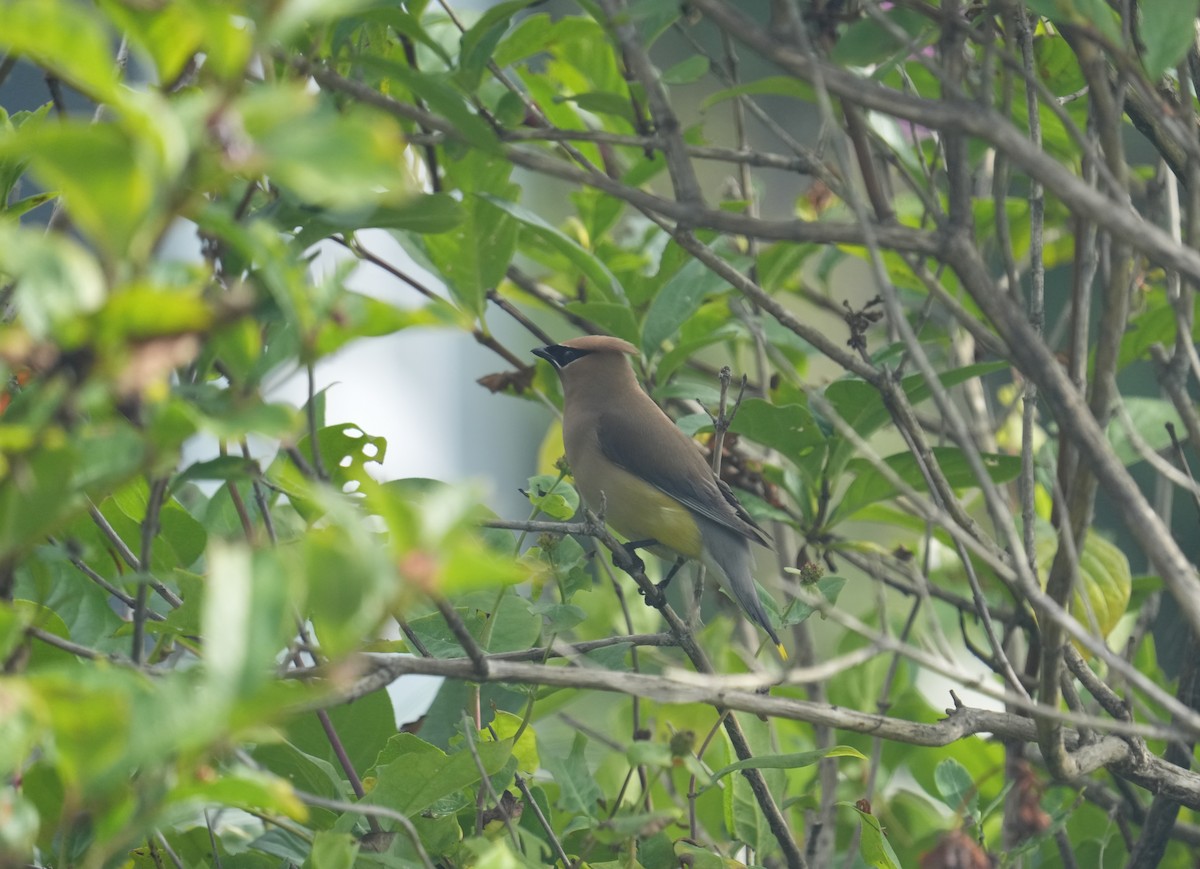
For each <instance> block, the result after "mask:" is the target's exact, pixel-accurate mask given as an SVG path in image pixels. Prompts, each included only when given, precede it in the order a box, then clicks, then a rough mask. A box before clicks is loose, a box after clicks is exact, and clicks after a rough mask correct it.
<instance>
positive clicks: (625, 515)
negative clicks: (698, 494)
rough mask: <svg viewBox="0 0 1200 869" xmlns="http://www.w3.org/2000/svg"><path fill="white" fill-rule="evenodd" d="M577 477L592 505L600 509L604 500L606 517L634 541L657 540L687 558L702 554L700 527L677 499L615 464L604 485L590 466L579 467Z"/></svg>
mask: <svg viewBox="0 0 1200 869" xmlns="http://www.w3.org/2000/svg"><path fill="white" fill-rule="evenodd" d="M575 476H576V480H575V481H576V483H578V484H579V489H580V492H581V493H582V495H583V498H584V500H585V501H586V502H587V504H588V506H589V507H591V508H592V510H594V511H596V512H599V511H600V510H601V502H602V500H603V509H604V520H605V521H606V522H607V523H608V524H609V525H611V526H612V527H613V528H615V529H616V530H617V531H618V532H619V533H620V534H622V535H624V536H625V537H627V538H629V539H630V540H649V539H653V540H657V541H658V542H659V543H660V544H662V545H663V546H665V547H666V548H668V549H670V550H671V551H673V552H675V553H677V554H679V555H682V556H684V557H686V558H699V557H700V555H701V552H702V551H703V542H702V540H701V537H700V527H699V526H698V525H697V524H696V520H695V519H693V518H692V514H691V512H690V511H689V510H688V509H687V507H685V506H683V505H682V504H680V503H679V502H678V501H676V500H675V499H674V498H672V497H670V496H669V495H665V494H663V493H662V492H661V491H659V490H658V489H656V488H654V487H653V486H651V485H650V484H649V483H646V482H643V481H642V480H640V479H639V478H637V477H635V476H633V474H630V473H629V472H628V471H625V470H622V469H620V468H617V467H615V466H609V468H608V469H606V472H605V474H604V483H603V485H600V484H598V483H597V482H596V481H595V480H594V479H592V475H590V474H588V473H587V469H586V468H576V469H575ZM602 491H603V493H604V497H603V499H601V492H602Z"/></svg>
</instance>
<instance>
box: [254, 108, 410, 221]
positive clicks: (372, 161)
mask: <svg viewBox="0 0 1200 869" xmlns="http://www.w3.org/2000/svg"><path fill="white" fill-rule="evenodd" d="M240 108H241V110H242V112H243V115H244V118H245V124H246V127H247V131H248V132H249V133H250V134H251V135H252V136H253V137H254V141H255V144H256V145H257V146H258V147H257V151H256V152H255V153H254V154H253V155H250V156H249V157H248V159H250V157H252V159H253V161H254V163H255V164H256V165H248V166H247V167H246V168H247V169H248V170H250V171H253V170H255V169H258V170H259V171H264V172H266V173H267V174H269V175H270V176H271V179H272V181H273V182H276V183H278V184H279V186H281V187H283V188H285V189H286V190H289V191H290V192H291V193H292V194H294V195H295V196H296V197H298V198H299V199H300V200H302V201H304V202H306V203H308V204H310V205H316V206H320V207H325V208H330V209H334V210H335V211H342V212H345V213H347V214H349V215H355V214H364V213H365V214H373V213H374V212H375V210H376V208H377V203H384V204H398V203H400V202H402V201H403V197H404V196H405V194H406V193H407V191H408V187H409V180H408V179H409V174H408V171H407V169H405V163H404V137H403V135H402V133H401V130H400V128H399V126H398V125H397V124H396V122H395V121H393V120H392V119H391V118H390V117H388V116H387V115H384V114H382V113H381V112H376V111H371V110H368V109H366V108H361V107H359V108H352V109H350V110H348V111H345V112H338V111H334V110H333V109H332V108H331V107H329V106H327V105H326V104H324V103H321V102H319V101H317V100H316V98H315V97H314V96H313V95H312V94H309V93H307V92H306V91H303V90H299V89H297V88H295V87H292V86H290V85H289V86H287V87H282V86H280V87H273V88H269V89H263V90H259V91H253V92H251V94H250V96H248V97H247V98H245V99H244V100H243V101H242V103H241V106H240Z"/></svg>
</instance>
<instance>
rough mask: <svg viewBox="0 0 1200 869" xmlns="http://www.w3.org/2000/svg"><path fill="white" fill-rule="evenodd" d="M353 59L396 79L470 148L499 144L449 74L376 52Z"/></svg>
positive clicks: (483, 148) (490, 149)
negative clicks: (416, 67)
mask: <svg viewBox="0 0 1200 869" xmlns="http://www.w3.org/2000/svg"><path fill="white" fill-rule="evenodd" d="M356 60H357V61H358V62H359V63H361V64H362V65H363V66H364V67H366V68H367V69H374V70H377V71H378V72H380V73H381V74H382V75H384V76H386V77H387V78H390V79H393V80H395V81H396V82H397V83H399V84H400V85H402V86H403V87H405V88H407V89H408V91H409V92H410V93H411V94H412V95H413V96H414V97H415V98H419V99H422V100H424V101H425V103H426V105H428V106H429V108H430V110H432V111H434V112H436V113H437V114H439V115H441V116H442V117H444V118H445V119H446V120H448V121H449V122H450V123H451V124H453V125H454V127H455V128H456V129H457V130H458V132H459V133H461V134H462V137H463V138H464V139H466V141H467V144H469V145H471V146H472V147H473V148H476V149H479V150H481V151H484V152H489V153H494V152H495V151H496V150H497V149H498V148H499V141H498V140H497V138H496V133H495V131H494V130H493V129H492V128H491V126H490V125H489V124H488V123H487V121H485V120H484V119H483V118H481V117H480V116H479V115H478V114H476V113H475V111H474V110H473V109H472V108H471V107H470V106H469V105H468V103H467V100H466V98H465V97H464V96H463V95H462V94H461V93H460V92H459V91H458V89H457V88H456V87H455V85H454V82H453V79H451V78H450V76H449V75H446V74H442V73H425V72H418V71H416V70H414V69H412V68H410V67H408V66H406V65H404V64H400V63H396V62H394V61H391V60H386V59H384V58H381V57H378V56H375V55H367V54H360V55H358V57H357V58H356Z"/></svg>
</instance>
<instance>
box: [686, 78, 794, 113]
mask: <svg viewBox="0 0 1200 869" xmlns="http://www.w3.org/2000/svg"><path fill="white" fill-rule="evenodd" d="M757 94H770V95H773V96H781V97H791V98H792V99H797V100H800V101H801V102H806V103H812V102H816V92H815V91H813V89H812V87H811V86H810V85H808V84H807V83H805V82H802V81H800V80H799V79H796V78H792V77H791V76H786V75H775V76H768V77H767V78H760V79H756V80H755V81H751V82H746V83H745V84H740V85H737V86H735V87H730V88H725V89H724V90H719V91H717V92H716V93H713V94H709V95H708V96H707V97H705V98H704V101H703V102H702V103H700V109H701V110H702V111H708V110H709V109H711V108H712V107H713V106H715V105H717V104H718V103H722V102H724V101H725V100H730V99H733V98H734V97H739V96H743V95H745V96H754V95H757Z"/></svg>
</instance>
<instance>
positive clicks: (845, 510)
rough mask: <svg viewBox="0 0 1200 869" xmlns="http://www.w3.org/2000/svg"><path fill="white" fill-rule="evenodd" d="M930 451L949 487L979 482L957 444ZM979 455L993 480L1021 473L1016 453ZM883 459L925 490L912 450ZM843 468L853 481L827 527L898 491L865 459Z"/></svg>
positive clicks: (968, 485) (1012, 476)
mask: <svg viewBox="0 0 1200 869" xmlns="http://www.w3.org/2000/svg"><path fill="white" fill-rule="evenodd" d="M932 452H933V457H934V460H935V461H936V462H937V464H938V466H939V467H940V468H941V469H942V474H943V475H944V476H945V478H946V482H948V483H949V484H950V486H951V487H952V488H955V489H964V488H974V487H977V486H978V485H979V481H978V480H977V479H976V478H975V474H974V472H973V471H972V470H971V466H970V464H969V463H968V462H967V457H966V455H965V454H964V453H963V451H962V450H960V449H959V448H958V447H934V448H933V450H932ZM980 458H981V459H982V461H983V465H984V467H985V468H986V469H987V472H988V476H989V477H991V479H992V480H993V481H994V482H997V483H1007V482H1008V481H1009V480H1013V479H1016V476H1017V474H1019V473H1020V472H1021V459H1020V457H1019V456H1006V455H1000V454H995V453H985V454H982V455H981V456H980ZM884 462H885V463H886V464H887V465H888V467H890V468H891V469H892V470H893V471H895V472H896V475H897V476H899V477H900V479H901V480H902V481H904V482H905V483H908V485H910V486H912V487H913V488H914V489H916V490H917V491H919V492H923V491H925V490H926V489H928V483H927V481H926V480H925V475H924V474H923V473H922V463H921V461H920V460H919V459H918V458H917V457H916V456H914V455H913V454H912V453H910V452H903V453H897V454H896V455H893V456H888V457H887V458H886V459H884ZM846 470H847V471H848V472H850V473H853V474H854V475H855V477H854V481H853V482H852V483H851V484H850V485H849V487H848V488H847V489H846V492H845V494H843V495H842V499H841V500H840V501H839V502H838V504H837V506H836V507H835V508H834V510H833V512H832V514H831V515H830V517H829V525H830V526H833V525H836V524H837V523H838V522H843V521H845V520H846V519H847V518H849V517H850V516H853V515H854V514H855V513H856V512H858V511H859V510H861V509H862V508H863V507H866V506H867V505H869V504H876V503H878V502H880V501H886V500H888V499H889V498H894V497H895V496H896V495H898V494H899V490H898V489H897V488H896V487H895V486H893V485H892V484H891V483H890V482H889V481H888V480H887V478H886V477H884V476H883V474H881V473H879V472H878V471H877V470H876V469H875V466H874V465H873V464H872V463H871V462H869V461H868V460H867V459H862V458H856V459H851V460H850V461H849V462H848V463H847V464H846Z"/></svg>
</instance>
